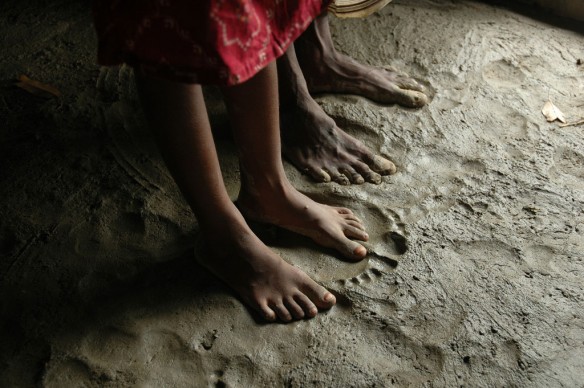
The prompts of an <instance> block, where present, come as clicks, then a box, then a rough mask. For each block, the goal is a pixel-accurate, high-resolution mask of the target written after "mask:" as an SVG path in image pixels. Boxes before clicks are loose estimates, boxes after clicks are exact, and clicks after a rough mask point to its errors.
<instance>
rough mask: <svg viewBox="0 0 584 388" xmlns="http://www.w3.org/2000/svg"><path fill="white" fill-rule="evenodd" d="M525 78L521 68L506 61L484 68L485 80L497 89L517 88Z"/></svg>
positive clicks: (495, 62)
mask: <svg viewBox="0 0 584 388" xmlns="http://www.w3.org/2000/svg"><path fill="white" fill-rule="evenodd" d="M525 77H526V76H525V74H524V73H523V71H521V69H520V68H519V67H517V66H516V65H514V64H513V63H512V62H510V61H509V60H506V59H500V60H498V61H494V62H491V63H489V64H488V65H486V66H485V67H484V68H483V79H484V80H485V81H486V82H487V83H488V84H489V85H491V86H493V87H494V88H496V89H510V88H514V87H517V86H519V85H521V84H522V83H523V81H524V80H525Z"/></svg>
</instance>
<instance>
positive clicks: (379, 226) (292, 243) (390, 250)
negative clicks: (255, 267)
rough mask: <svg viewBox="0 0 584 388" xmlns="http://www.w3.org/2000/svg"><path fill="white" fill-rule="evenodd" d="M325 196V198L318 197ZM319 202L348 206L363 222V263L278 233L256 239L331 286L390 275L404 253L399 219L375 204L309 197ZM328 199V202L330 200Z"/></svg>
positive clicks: (405, 246) (314, 244)
mask: <svg viewBox="0 0 584 388" xmlns="http://www.w3.org/2000/svg"><path fill="white" fill-rule="evenodd" d="M320 196H323V197H324V196H326V197H327V199H324V198H319V197H320ZM311 197H312V198H313V199H315V200H316V201H319V202H325V203H329V204H330V203H331V202H334V203H335V205H337V206H347V207H350V208H351V209H352V210H353V211H354V212H355V214H356V215H357V216H358V217H359V218H360V219H361V220H362V221H363V222H364V223H365V226H366V228H367V230H368V233H369V241H368V242H366V243H363V245H365V247H366V248H367V250H368V255H367V257H366V258H365V259H364V260H361V261H357V262H352V261H346V260H343V259H341V258H340V257H339V255H338V254H337V253H336V252H335V251H332V250H328V249H324V248H321V247H320V246H318V245H317V244H316V243H313V242H312V241H310V240H308V239H306V238H303V237H299V236H296V235H293V234H291V233H289V232H285V231H280V230H278V231H277V232H276V233H275V234H273V235H272V236H270V237H268V238H266V237H265V235H262V233H258V235H260V238H262V239H264V240H265V241H266V243H267V244H268V245H269V246H270V247H272V248H273V249H274V250H275V251H277V252H278V253H279V254H280V255H281V256H282V257H283V258H284V259H285V260H287V261H289V262H291V263H293V264H294V265H296V266H298V267H299V268H301V269H302V270H304V271H305V272H306V273H307V274H308V275H309V276H311V277H312V278H314V279H315V280H317V281H320V282H323V283H328V284H331V283H334V284H335V288H337V287H338V286H339V285H342V286H346V287H352V286H355V285H360V284H367V283H372V282H375V281H376V280H377V279H379V278H381V277H383V276H384V274H386V273H388V272H391V271H393V270H394V269H395V267H396V266H397V264H398V260H399V257H400V256H401V255H403V254H404V253H405V252H406V251H407V250H408V242H407V233H406V231H405V226H404V224H403V223H402V222H401V220H400V218H399V216H398V215H397V214H396V213H395V212H393V211H392V210H390V209H387V208H382V207H379V206H377V205H375V204H371V203H369V204H363V205H360V204H358V203H354V202H352V203H350V204H347V203H346V202H348V201H347V198H344V199H341V197H337V198H335V195H334V194H333V195H331V194H330V193H328V194H323V193H320V194H316V195H311ZM331 197H332V199H331Z"/></svg>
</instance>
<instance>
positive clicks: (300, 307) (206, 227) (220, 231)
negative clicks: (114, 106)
mask: <svg viewBox="0 0 584 388" xmlns="http://www.w3.org/2000/svg"><path fill="white" fill-rule="evenodd" d="M137 84H138V91H139V94H140V98H141V100H142V104H143V106H144V111H145V113H146V117H147V119H148V120H149V122H150V124H151V127H152V128H153V130H154V133H155V136H156V139H157V142H158V145H159V148H160V150H161V153H162V155H163V157H164V159H165V161H166V163H167V165H168V168H169V170H170V172H171V173H172V175H173V177H174V179H175V180H176V182H177V184H178V186H179V187H180V189H181V191H182V192H183V194H184V196H185V198H186V200H187V201H188V203H189V204H190V206H191V207H192V209H193V211H194V213H195V216H196V217H197V220H198V222H199V225H200V228H201V233H202V234H203V237H204V239H205V242H206V244H207V245H208V248H209V252H210V255H209V256H206V257H203V258H200V259H201V261H202V262H203V264H204V265H205V266H206V267H208V268H209V269H210V270H211V271H213V272H214V273H215V274H216V275H217V276H218V277H219V278H221V279H222V280H223V281H225V282H226V283H227V284H229V285H230V286H231V287H233V288H234V289H235V290H236V291H237V292H238V293H239V295H240V296H241V297H242V298H243V300H244V301H245V302H246V303H247V304H248V305H250V306H251V307H252V308H254V309H255V310H257V311H258V312H260V313H261V314H262V315H263V316H264V317H265V318H266V319H268V320H273V319H275V317H276V315H277V316H278V317H280V319H282V320H284V321H289V320H291V319H292V318H296V319H300V318H303V317H305V316H306V317H309V316H314V315H315V314H316V313H317V307H319V308H329V307H331V306H332V305H333V304H334V303H335V298H334V296H333V295H332V294H331V293H330V292H328V291H327V290H326V289H324V288H323V287H321V286H320V285H318V284H317V283H315V282H314V281H313V280H312V279H310V278H309V277H308V276H307V275H306V274H305V273H303V272H302V271H300V270H299V269H297V268H295V267H293V266H291V265H290V264H288V263H286V262H285V261H284V260H282V259H281V258H280V257H279V256H277V255H276V254H275V253H274V252H272V251H271V250H270V249H269V248H268V247H266V246H265V245H264V244H263V243H262V242H261V241H260V240H259V239H258V238H257V237H256V236H255V235H254V234H253V232H252V231H251V230H250V229H249V227H248V226H247V224H246V222H245V220H244V219H243V217H242V216H241V213H240V212H239V211H238V210H237V208H236V207H235V206H234V204H233V203H232V202H231V200H230V199H229V196H228V195H227V192H226V190H225V186H224V184H223V179H222V177H221V171H220V168H219V162H218V160H217V154H216V151H215V146H214V142H213V137H212V134H211V128H210V125H209V121H208V117H207V112H206V109H205V103H204V100H203V95H202V91H201V87H200V86H199V85H189V84H180V83H174V82H169V81H163V80H157V79H152V78H148V77H144V76H138V77H137ZM276 101H277V100H276ZM276 106H277V104H276ZM256 108H257V106H256ZM254 120H256V121H257V122H260V121H261V120H260V118H259V117H258V118H256V119H254ZM258 157H260V158H261V157H262V156H261V155H258Z"/></svg>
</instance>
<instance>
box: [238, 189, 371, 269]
mask: <svg viewBox="0 0 584 388" xmlns="http://www.w3.org/2000/svg"><path fill="white" fill-rule="evenodd" d="M237 202H238V206H239V209H240V210H241V212H242V214H243V215H244V216H246V217H248V218H249V219H251V220H254V221H259V222H265V223H269V224H272V225H277V226H279V227H282V228H284V229H287V230H290V231H293V232H296V233H299V234H301V235H303V236H306V237H309V238H311V239H312V240H314V241H315V242H316V243H317V244H320V245H322V246H325V247H328V248H333V249H335V250H337V251H338V252H340V253H341V254H342V255H343V256H344V257H345V258H347V259H351V260H361V259H363V258H364V257H365V256H366V255H367V250H366V249H365V247H364V246H363V245H361V244H359V243H358V242H356V241H353V240H351V239H356V240H360V241H367V240H368V239H369V235H368V234H367V233H366V232H365V227H364V226H363V223H362V222H361V220H359V219H358V218H357V217H356V216H355V215H354V214H353V212H352V211H350V210H349V209H345V208H340V207H333V206H327V205H322V204H320V203H317V202H314V201H313V200H312V199H310V198H308V197H307V196H305V195H304V194H302V193H300V192H298V191H297V190H296V189H294V187H292V185H291V184H290V183H288V181H280V182H270V184H268V185H262V184H258V183H257V181H256V182H255V183H254V184H253V185H252V184H249V183H246V182H245V180H244V182H242V190H241V192H240V194H239V198H238V199H237Z"/></svg>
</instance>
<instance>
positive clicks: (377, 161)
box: [371, 155, 397, 175]
mask: <svg viewBox="0 0 584 388" xmlns="http://www.w3.org/2000/svg"><path fill="white" fill-rule="evenodd" d="M371 169H372V170H373V171H375V172H377V173H379V174H381V175H392V174H395V172H396V171H397V168H396V167H395V164H393V163H392V162H391V161H390V160H387V159H385V158H383V157H381V156H379V155H375V156H373V158H372V159H371Z"/></svg>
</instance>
